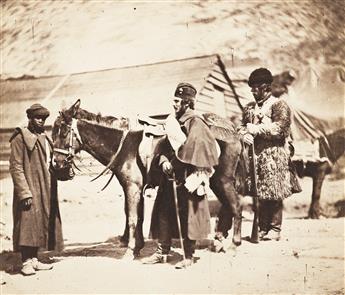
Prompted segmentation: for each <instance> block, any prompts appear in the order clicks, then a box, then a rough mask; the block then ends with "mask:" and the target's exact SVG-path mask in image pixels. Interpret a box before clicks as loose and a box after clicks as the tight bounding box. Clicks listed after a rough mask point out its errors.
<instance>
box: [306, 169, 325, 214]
mask: <svg viewBox="0 0 345 295" xmlns="http://www.w3.org/2000/svg"><path fill="white" fill-rule="evenodd" d="M326 170H327V166H326V165H324V164H322V165H321V166H320V167H319V169H317V170H316V171H315V173H314V175H313V177H312V178H313V192H312V196H311V204H310V208H309V213H308V217H309V218H312V219H317V218H319V217H320V211H321V209H320V196H321V188H322V184H323V181H324V179H325V176H326Z"/></svg>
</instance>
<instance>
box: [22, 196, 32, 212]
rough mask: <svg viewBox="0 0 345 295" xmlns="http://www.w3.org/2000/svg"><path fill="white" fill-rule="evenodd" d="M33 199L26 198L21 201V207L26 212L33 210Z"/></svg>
mask: <svg viewBox="0 0 345 295" xmlns="http://www.w3.org/2000/svg"><path fill="white" fill-rule="evenodd" d="M31 204H32V198H26V199H24V200H22V201H21V207H22V209H23V210H24V211H28V210H30V208H31Z"/></svg>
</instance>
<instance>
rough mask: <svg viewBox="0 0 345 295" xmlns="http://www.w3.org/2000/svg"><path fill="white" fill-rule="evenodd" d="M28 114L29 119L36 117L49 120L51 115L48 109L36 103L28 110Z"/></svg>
mask: <svg viewBox="0 0 345 295" xmlns="http://www.w3.org/2000/svg"><path fill="white" fill-rule="evenodd" d="M26 114H27V116H28V118H34V117H44V118H47V117H48V116H49V115H50V113H49V111H48V109H46V108H45V107H44V106H42V105H41V104H39V103H35V104H33V105H32V106H31V107H29V108H28V109H27V110H26Z"/></svg>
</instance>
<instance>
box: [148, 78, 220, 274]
mask: <svg viewBox="0 0 345 295" xmlns="http://www.w3.org/2000/svg"><path fill="white" fill-rule="evenodd" d="M195 96H196V90H195V88H194V87H193V86H192V85H191V84H188V83H180V84H179V85H178V86H177V88H176V91H175V95H174V98H173V107H174V113H173V114H172V115H170V116H169V117H168V118H167V123H166V130H167V137H166V138H164V139H163V140H162V141H161V142H160V143H159V144H158V147H157V149H156V151H155V155H156V156H155V157H154V159H153V162H152V165H153V167H154V168H156V169H157V170H160V171H161V174H160V175H161V177H160V183H159V189H158V193H157V198H156V202H155V205H154V209H153V214H152V222H151V233H152V237H153V238H158V247H157V250H156V252H155V253H154V254H153V255H152V256H150V257H148V258H145V259H144V260H143V263H146V264H154V263H164V262H166V261H167V257H168V254H169V251H170V248H171V239H172V238H178V237H179V234H180V233H179V231H178V226H177V218H178V217H177V216H176V207H175V201H174V191H173V181H176V184H177V197H178V207H179V208H178V211H179V214H178V215H179V218H180V221H181V228H182V237H183V244H184V251H185V258H186V259H185V260H183V261H180V262H179V263H177V264H176V265H175V268H177V269H179V268H184V267H188V266H190V265H192V264H193V262H194V261H193V253H194V249H195V243H196V240H201V239H204V238H207V236H208V234H209V233H210V213H209V208H208V201H207V190H208V180H209V177H210V175H211V174H212V173H213V167H214V166H216V165H217V164H218V155H217V147H216V141H215V138H214V137H213V135H212V133H211V132H210V130H209V128H208V126H207V125H206V123H205V122H204V121H203V119H202V118H201V117H200V116H198V115H196V114H195V113H194V103H195Z"/></svg>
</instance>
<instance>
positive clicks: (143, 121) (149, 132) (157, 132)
mask: <svg viewBox="0 0 345 295" xmlns="http://www.w3.org/2000/svg"><path fill="white" fill-rule="evenodd" d="M138 123H139V124H140V125H141V126H142V128H143V130H144V134H145V136H148V137H150V136H159V137H160V136H163V135H166V131H165V123H166V119H156V118H152V117H150V116H146V115H139V116H138Z"/></svg>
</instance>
